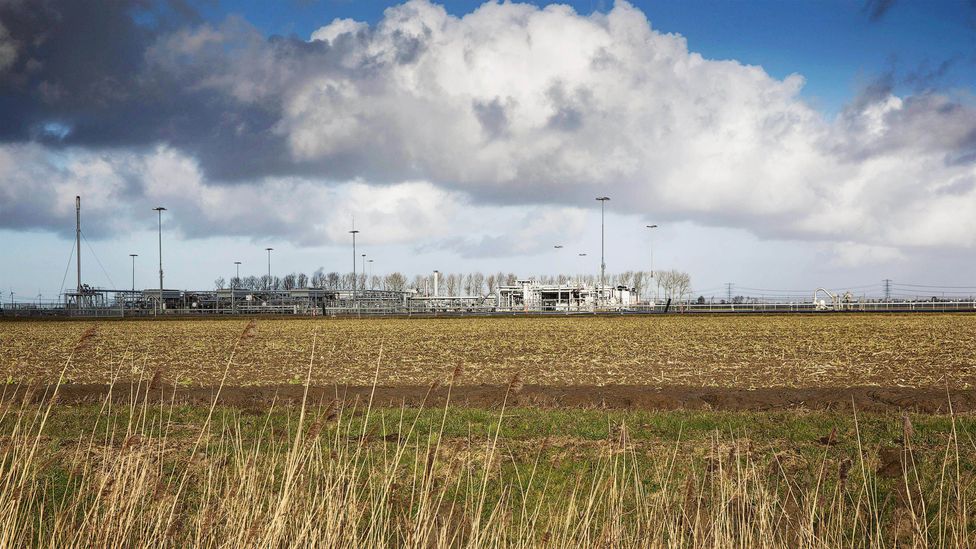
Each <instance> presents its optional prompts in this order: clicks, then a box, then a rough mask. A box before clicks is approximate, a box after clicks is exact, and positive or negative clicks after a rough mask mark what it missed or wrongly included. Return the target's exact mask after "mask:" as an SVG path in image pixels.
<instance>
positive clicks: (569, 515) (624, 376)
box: [0, 315, 976, 547]
mask: <svg viewBox="0 0 976 549" xmlns="http://www.w3.org/2000/svg"><path fill="white" fill-rule="evenodd" d="M974 343H976V316H971V315H898V316H896V315H890V316H889V315H876V316H872V315H823V316H819V315H809V316H762V317H759V316H754V317H743V316H735V317H731V316H730V317H718V316H716V317H683V316H668V317H652V318H648V317H586V318H556V317H553V318H548V317H547V318H474V319H364V320H354V319H348V320H346V319H342V320H335V319H333V320H326V319H302V320H296V319H287V320H285V319H267V320H266V319H257V320H255V321H251V322H248V321H245V320H166V321H158V322H153V321H124V322H121V321H105V322H98V323H91V322H7V323H0V375H2V376H3V377H4V378H5V379H6V381H7V383H6V387H5V389H4V390H3V394H2V396H3V398H2V402H0V545H2V546H11V545H52V546H77V547H81V546H121V545H129V546H141V545H151V546H225V545H226V546H229V545H234V546H310V545H319V546H329V547H355V546H371V547H372V546H392V547H399V546H411V547H448V546H450V547H483V546H497V547H503V546H504V547H537V546H543V547H595V546H600V547H647V546H669V547H670V546H674V547H706V546H707V547H759V546H765V547H787V546H791V547H812V546H820V547H834V546H841V545H843V546H851V547H888V546H892V547H894V546H919V547H921V546H941V547H971V546H973V545H976V505H974V502H976V442H974V439H976V415H974V412H976V345H974Z"/></svg>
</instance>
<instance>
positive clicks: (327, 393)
mask: <svg viewBox="0 0 976 549" xmlns="http://www.w3.org/2000/svg"><path fill="white" fill-rule="evenodd" d="M304 390H305V389H304V387H302V386H300V385H276V386H260V387H224V388H223V389H222V390H221V391H220V393H219V396H218V398H217V400H218V403H219V404H220V405H223V406H232V407H240V408H249V409H253V408H262V409H263V408H267V407H269V406H271V405H272V404H277V405H282V404H284V405H293V404H296V403H299V402H301V399H302V396H303V393H304ZM50 392H51V388H50V387H28V386H8V388H7V390H6V391H4V393H3V395H2V398H3V399H4V400H11V399H17V400H22V399H24V398H25V397H26V398H27V399H29V400H31V401H34V402H37V401H40V400H43V399H44V398H45V396H44V395H46V394H50ZM108 393H109V386H107V385H97V384H91V385H86V384H70V385H63V386H61V388H60V389H59V391H58V400H59V402H61V403H64V404H80V403H90V402H98V401H101V400H103V399H104V398H105V396H106V395H107V394H108ZM371 394H372V397H373V404H374V406H395V407H399V406H408V407H417V406H421V405H425V406H427V407H440V406H443V405H444V403H445V401H446V399H447V395H448V388H447V387H437V388H434V389H431V388H430V387H427V386H416V385H414V386H398V387H388V386H381V387H376V388H375V389H374V388H372V387H368V386H352V385H336V386H328V387H321V386H319V387H311V388H310V389H309V394H308V398H309V402H310V403H320V402H331V401H332V400H342V401H347V402H351V401H355V400H359V401H361V402H362V401H365V400H368V399H369V398H370V395H371ZM506 394H507V402H508V405H509V406H512V405H516V406H537V407H542V408H607V409H634V410H683V409H687V410H724V411H766V410H803V409H806V410H850V409H856V410H858V411H864V412H887V411H912V412H921V413H935V414H940V413H948V412H949V410H950V402H951V409H952V411H954V412H956V413H965V412H972V411H976V390H973V389H966V390H952V391H946V390H945V389H938V388H931V389H916V388H903V387H850V388H801V389H794V388H763V389H734V388H722V387H715V388H708V387H681V386H664V387H647V386H634V385H610V386H584V385H571V386H551V385H524V386H522V387H520V388H519V390H518V391H511V390H509V389H508V387H507V386H490V385H478V386H470V385H467V386H458V387H454V388H453V389H451V395H450V398H451V401H450V402H451V405H452V406H464V407H477V408H497V407H499V406H500V405H501V404H502V402H503V401H505V399H506ZM215 396H217V388H216V387H175V388H174V387H173V386H169V385H165V384H163V385H159V386H157V387H154V388H152V389H150V390H149V394H148V396H146V387H145V385H142V386H136V385H129V384H120V385H115V386H114V387H112V398H113V400H114V401H116V402H119V403H127V402H131V401H132V400H133V399H134V398H138V400H139V401H142V400H143V399H144V398H145V399H147V400H148V401H149V402H159V401H161V400H162V401H163V402H170V401H171V400H172V401H175V402H176V403H181V404H198V405H200V404H209V403H211V402H212V401H213V398H214V397H215Z"/></svg>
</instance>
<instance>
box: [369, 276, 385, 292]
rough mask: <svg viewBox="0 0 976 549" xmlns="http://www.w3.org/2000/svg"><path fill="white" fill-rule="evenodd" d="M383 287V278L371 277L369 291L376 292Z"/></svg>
mask: <svg viewBox="0 0 976 549" xmlns="http://www.w3.org/2000/svg"><path fill="white" fill-rule="evenodd" d="M382 285H383V277H381V276H380V275H372V276H371V277H369V289H370V290H375V289H377V288H379V287H381V286H382Z"/></svg>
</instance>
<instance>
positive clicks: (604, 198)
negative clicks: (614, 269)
mask: <svg viewBox="0 0 976 549" xmlns="http://www.w3.org/2000/svg"><path fill="white" fill-rule="evenodd" d="M596 199H597V200H599V201H600V291H599V292H598V293H597V295H601V294H602V293H603V291H604V286H606V270H607V263H606V261H605V259H604V254H603V232H604V231H603V226H604V223H603V219H604V210H605V206H606V204H607V201H608V200H610V197H609V196H598V197H597V198H596Z"/></svg>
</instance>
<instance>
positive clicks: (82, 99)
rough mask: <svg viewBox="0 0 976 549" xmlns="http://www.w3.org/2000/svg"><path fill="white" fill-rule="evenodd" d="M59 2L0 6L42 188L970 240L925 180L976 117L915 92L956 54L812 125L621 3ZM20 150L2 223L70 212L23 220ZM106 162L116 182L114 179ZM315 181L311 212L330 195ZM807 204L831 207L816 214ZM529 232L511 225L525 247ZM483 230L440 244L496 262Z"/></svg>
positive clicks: (271, 224)
mask: <svg viewBox="0 0 976 549" xmlns="http://www.w3.org/2000/svg"><path fill="white" fill-rule="evenodd" d="M0 2H3V0H0ZM72 2H75V0H48V1H46V2H40V3H26V2H17V3H10V2H9V1H8V2H6V3H0V24H2V25H3V29H4V31H3V33H2V34H0V51H2V52H3V53H2V54H0V55H2V56H3V57H2V61H0V63H2V68H0V71H3V79H2V84H0V141H2V142H4V143H5V144H3V143H0V153H2V152H4V151H3V149H5V148H7V149H11V148H13V149H16V148H17V145H20V144H24V143H30V144H31V145H32V146H35V147H36V148H35V149H32V152H30V158H29V161H31V162H42V161H41V160H38V158H41V157H45V156H50V157H52V158H50V159H45V160H43V162H47V163H48V165H49V167H50V170H51V171H52V172H57V171H58V170H60V169H61V168H62V166H63V165H66V164H68V163H71V162H74V164H75V165H74V167H72V168H71V169H70V170H69V171H67V172H66V173H65V175H64V176H63V177H61V178H60V179H59V181H61V183H59V184H58V185H55V186H50V187H49V191H48V192H49V193H61V192H64V191H68V192H71V194H73V193H74V187H77V186H78V183H77V182H78V181H84V182H86V183H85V184H86V185H88V187H89V189H91V190H92V192H94V191H96V190H98V189H102V190H103V191H104V192H103V193H102V195H101V196H102V197H103V198H104V199H105V201H106V202H110V201H111V200H113V199H115V198H116V197H121V198H120V201H123V202H125V203H126V204H128V205H130V206H132V205H137V207H138V208H143V207H144V206H145V204H143V203H141V202H140V200H143V199H145V198H146V197H151V198H153V199H156V198H158V197H164V198H167V199H169V200H173V199H174V198H175V196H174V195H172V194H166V193H167V192H168V191H169V190H170V188H173V189H177V192H178V193H180V194H179V196H185V197H186V200H187V202H188V204H189V205H183V206H184V207H183V211H185V212H189V213H185V214H183V215H184V216H186V217H184V218H183V219H182V220H181V221H180V223H181V224H182V225H183V233H184V234H187V235H193V236H196V235H205V234H211V233H217V232H222V233H224V234H238V233H240V234H247V233H251V234H258V233H268V232H274V233H276V234H277V233H285V232H289V231H295V229H294V225H293V224H290V222H289V220H290V219H292V218H294V217H295V215H294V214H293V213H292V212H290V211H289V208H293V207H294V203H295V201H294V200H291V201H286V200H278V199H276V196H274V195H269V196H265V197H263V198H262V199H261V200H260V201H259V200H255V201H254V203H253V206H252V207H250V208H246V209H247V210H248V211H246V212H243V213H240V212H238V214H239V215H240V216H241V217H234V218H228V217H222V216H220V215H215V216H213V217H211V218H210V220H209V221H207V222H204V221H203V220H201V217H202V216H200V215H197V212H196V211H195V210H194V209H193V207H192V204H196V203H200V204H206V206H207V208H206V209H207V211H215V210H219V209H221V205H222V204H226V203H225V202H222V200H224V199H225V198H227V200H229V201H230V202H233V204H229V205H227V206H226V207H225V208H223V209H230V208H232V207H238V208H240V207H242V206H241V204H242V203H243V204H248V203H249V202H248V201H247V200H246V199H244V198H241V199H237V198H236V197H235V196H234V194H233V191H235V190H240V191H241V192H250V193H254V192H257V191H258V190H260V189H265V188H269V189H276V188H279V189H281V191H280V192H282V193H284V192H290V191H289V190H290V189H294V188H297V187H294V186H288V185H283V186H281V187H275V184H276V183H275V181H274V180H275V179H282V178H290V177H291V176H297V177H295V179H296V180H303V181H304V182H305V183H307V184H308V185H312V186H314V185H319V186H324V185H323V182H325V183H327V184H328V185H335V184H337V182H348V181H362V182H366V183H369V184H370V185H371V187H370V192H372V189H382V190H383V192H384V193H386V194H389V192H391V191H390V190H391V188H392V185H391V184H395V183H402V182H407V181H417V182H426V183H428V184H430V185H433V186H434V187H436V189H438V190H441V191H445V190H450V191H460V192H462V193H464V195H465V196H466V197H468V198H470V199H471V200H472V201H474V202H477V203H479V204H485V205H489V206H492V207H497V206H499V205H518V206H520V207H525V206H532V205H542V204H545V205H549V206H551V205H566V204H590V205H592V204H593V197H594V196H599V195H604V194H606V195H610V196H613V199H614V202H613V204H615V206H614V207H615V208H616V209H617V211H621V212H631V213H633V212H641V213H647V214H648V215H654V216H655V218H665V217H666V216H670V217H668V218H670V219H682V220H694V221H696V222H698V223H700V224H705V225H709V224H721V225H724V226H735V227H742V228H747V229H748V230H751V231H753V232H754V233H755V234H761V235H768V236H769V237H775V236H777V235H779V236H783V235H786V236H789V237H796V236H804V235H806V236H807V237H809V238H835V239H841V240H845V239H846V240H854V237H853V236H852V235H856V236H857V238H858V239H860V240H863V241H870V242H875V243H876V242H881V243H888V242H902V241H904V238H905V235H901V234H896V231H895V230H894V229H892V228H891V227H898V226H902V225H904V224H901V225H898V224H892V223H890V222H889V220H890V219H892V214H891V212H893V211H894V212H901V213H903V214H904V215H905V216H908V215H909V213H913V212H911V211H910V210H911V208H909V207H906V206H904V205H906V204H911V205H918V206H917V208H925V207H926V206H925V204H927V203H929V202H931V208H933V210H932V212H933V213H927V214H926V217H925V219H927V220H928V219H932V220H935V221H932V222H931V223H930V225H931V226H930V227H929V228H928V230H927V231H924V232H923V231H917V232H916V233H915V234H913V235H908V236H909V237H913V238H916V240H917V241H918V242H920V243H930V242H943V241H946V240H947V239H949V240H951V241H952V242H954V243H957V244H958V243H960V242H962V243H968V242H969V240H966V239H964V238H962V237H958V236H955V235H961V234H964V233H965V234H976V231H969V230H968V229H967V228H965V227H963V226H964V225H965V222H964V221H962V218H963V216H959V219H960V221H958V222H955V225H952V226H950V225H949V224H945V223H942V224H940V223H938V222H937V221H941V220H943V219H944V216H940V215H938V214H937V213H934V212H935V210H934V208H939V207H943V206H944V205H943V204H942V202H941V201H940V200H939V196H937V194H938V193H939V192H940V191H939V189H943V188H945V189H952V190H953V191H952V192H950V194H952V196H960V197H962V198H960V200H959V202H965V201H966V200H965V199H968V198H969V197H970V196H971V192H972V191H971V189H970V190H967V189H969V188H968V187H966V186H965V185H964V184H959V185H961V186H953V185H955V183H953V182H955V181H957V180H958V178H959V177H960V176H961V175H964V174H967V173H971V167H970V166H971V164H972V163H973V162H974V160H976V159H974V156H973V151H974V145H973V135H974V131H976V108H974V107H973V106H972V105H971V104H970V103H969V102H967V101H966V100H965V98H962V97H958V96H952V95H950V94H948V93H939V92H936V91H933V89H931V88H938V87H940V86H941V83H942V82H943V81H944V79H945V78H946V77H945V75H946V74H948V73H949V72H951V71H952V70H954V67H955V64H954V63H953V62H949V63H938V64H933V65H931V66H922V67H919V69H918V70H916V71H913V72H910V73H909V74H908V75H904V76H902V75H900V74H899V73H896V72H895V71H891V72H890V73H888V74H884V75H882V76H881V77H879V78H878V79H877V80H876V81H875V82H873V83H872V85H870V86H868V87H867V89H866V90H865V92H864V93H863V94H861V96H860V97H858V98H857V100H856V101H854V102H852V104H851V105H850V106H849V107H848V108H847V109H846V110H845V111H844V112H843V113H842V114H841V115H840V116H838V117H836V118H829V119H828V118H826V117H824V116H823V115H822V114H821V113H819V112H817V111H815V110H814V109H812V108H811V107H810V106H809V105H808V104H806V103H805V102H804V101H803V100H802V98H801V95H800V91H801V88H802V84H803V82H802V78H801V77H799V76H791V77H788V78H785V79H777V78H774V77H771V76H769V75H768V74H766V73H765V72H764V71H763V70H762V69H761V68H759V67H749V66H744V65H742V64H739V63H737V62H735V61H731V60H727V61H711V60H707V59H703V58H701V57H700V56H698V55H696V54H694V53H693V52H689V51H688V50H687V43H686V42H685V41H684V39H683V38H682V37H680V36H677V35H664V34H661V33H657V32H656V31H654V30H653V29H652V28H651V26H650V25H649V24H648V22H647V21H646V19H645V18H644V15H643V14H642V13H640V12H639V11H638V10H636V9H635V8H633V7H632V6H630V5H629V4H626V3H623V2H622V3H620V4H618V5H617V6H616V7H615V8H614V9H613V10H611V11H610V12H609V13H607V14H597V15H596V16H593V17H581V16H579V15H578V14H576V13H574V12H572V10H560V9H555V10H553V9H550V10H543V9H537V8H535V7H533V6H529V5H524V4H521V5H519V4H508V3H503V4H495V3H488V4H486V5H485V6H484V7H482V8H481V9H479V10H476V11H475V12H474V13H472V14H469V15H468V16H465V17H464V18H456V17H453V16H451V15H449V14H448V13H447V11H446V10H445V9H444V8H442V7H441V6H438V5H436V4H432V3H429V2H425V1H421V0H414V1H411V2H408V3H406V4H403V5H400V6H394V7H391V8H389V9H388V10H387V11H386V13H385V15H384V17H383V19H382V20H381V21H380V22H378V24H376V25H374V26H372V27H370V26H368V25H365V24H363V23H357V22H353V21H349V20H338V21H335V22H333V23H331V24H329V25H327V26H326V27H323V28H321V29H319V30H318V31H316V33H315V34H313V40H310V41H306V40H304V39H301V38H299V37H293V36H275V37H267V36H265V35H264V34H263V33H262V32H260V31H259V30H257V29H256V28H254V27H253V26H252V25H250V24H249V23H248V22H246V21H244V20H241V19H237V18H233V17H232V18H228V19H227V20H225V21H223V22H222V23H220V24H206V23H202V22H200V21H198V20H197V19H195V16H194V14H193V13H192V10H190V9H188V8H186V5H185V4H173V3H153V2H149V1H148V0H145V1H136V0H133V1H132V2H129V3H126V2H124V1H122V0H119V1H115V2H113V1H109V0H98V2H97V3H94V4H93V3H89V4H87V5H85V7H84V9H81V8H78V7H77V3H72ZM885 9H887V8H885ZM94 12H98V16H95V15H93V13H94ZM501 28H504V29H505V32H498V29H501ZM10 29H16V32H13V31H11V30H10ZM554 41H556V42H558V43H554ZM906 86H907V87H908V88H911V89H918V90H921V91H919V92H918V93H915V94H914V95H912V94H906V93H903V92H902V90H904V89H905V88H906ZM55 153H61V154H55ZM24 154H26V153H23V154H22V153H20V152H17V151H12V152H9V154H8V155H7V156H8V158H9V159H8V160H7V161H6V164H5V165H0V192H7V193H8V195H5V196H0V199H4V200H6V203H7V205H6V207H7V208H13V209H17V210H18V212H17V214H16V219H17V220H18V221H17V223H18V225H17V227H18V228H31V227H35V228H42V227H43V228H47V227H49V226H50V224H51V223H53V222H49V221H45V220H47V219H55V218H57V219H64V216H70V212H69V211H68V210H65V207H64V205H63V204H62V205H60V206H58V207H59V208H61V209H60V210H58V211H54V210H51V209H50V208H49V209H48V213H51V212H53V214H52V215H54V217H49V218H48V217H44V215H38V216H35V217H34V218H35V219H39V220H40V221H37V222H36V223H34V224H33V225H32V224H31V223H32V222H31V221H30V219H31V218H32V216H31V215H30V214H29V213H28V212H29V211H31V210H35V209H37V210H42V209H44V208H45V206H44V204H43V201H42V200H41V199H40V198H39V199H38V200H34V197H33V196H30V193H29V190H30V189H31V188H32V186H34V185H36V183H34V182H32V181H31V180H30V178H26V179H25V178H24V177H22V176H21V174H20V170H19V169H18V166H19V165H20V163H21V161H22V160H21V159H22V158H24ZM103 154H104V155H105V156H106V157H113V158H114V160H111V161H108V162H102V161H101V159H100V158H98V157H99V155H103ZM125 156H131V157H132V159H131V160H126V159H123V158H122V157H125ZM2 161H3V158H2V155H0V162H2ZM126 162H131V163H132V165H133V166H135V167H134V168H132V169H131V170H130V169H129V168H128V166H127V165H126ZM105 164H109V165H110V166H109V168H105ZM4 169H6V171H4ZM105 171H114V172H115V173H116V174H117V179H118V181H116V182H113V183H112V184H111V186H110V188H107V187H106V183H104V181H105V180H106V179H108V176H106V175H105V173H104V172H105ZM130 171H131V172H132V173H133V175H131V176H130V175H128V174H129V173H130ZM147 173H149V175H146V174H147ZM55 175H56V173H55ZM130 177H131V178H133V179H138V178H142V179H145V180H146V181H148V182H143V183H142V184H141V185H130V184H129V179H130ZM38 179H40V177H38ZM181 180H182V183H184V184H185V183H186V181H191V180H192V181H193V185H192V186H190V187H180V186H179V185H180V184H181ZM228 183H233V184H235V185H236V186H235V187H233V188H229V187H228V186H227V185H226V184H228ZM279 184H280V183H279ZM302 188H303V189H305V188H304V187H302ZM133 189H134V190H133ZM892 189H894V190H892ZM305 190H306V192H307V191H308V189H305ZM424 192H428V193H429V190H427V191H424ZM956 193H962V194H956ZM967 193H969V194H967ZM38 196H40V195H38ZM314 196H316V197H318V198H316V200H320V201H321V202H319V203H317V204H311V206H315V207H316V208H319V209H321V208H324V207H331V205H330V204H329V202H328V201H329V200H331V198H329V197H324V196H323V195H319V194H315V195H314ZM943 196H944V195H943ZM379 198H382V194H377V196H376V197H371V199H370V200H367V201H364V202H373V201H376V200H377V199H379ZM308 201H309V200H308V199H307V198H305V197H301V198H300V202H302V203H303V204H304V203H305V202H308ZM821 202H823V203H824V204H830V206H829V207H824V208H820V207H812V205H815V204H819V203H821ZM411 204H412V203H411ZM11 205H12V206H11ZM356 207H357V208H358V207H359V206H356ZM410 207H411V208H412V207H415V206H412V205H411V206H410ZM913 207H915V206H913ZM69 209H70V208H69ZM176 209H177V208H174V211H175V210H176ZM308 211H312V212H313V213H312V214H309V215H307V217H309V218H314V217H315V216H316V215H317V214H315V213H314V209H313V210H308ZM729 212H734V213H729ZM4 213H5V214H6V212H4ZM216 213H221V212H220V211H217V212H216ZM172 215H173V216H174V218H175V216H176V215H177V214H175V213H174V214H172ZM251 215H253V216H255V221H254V222H253V223H252V224H250V225H242V224H239V223H231V222H232V221H234V222H236V220H238V219H240V218H243V217H246V216H251ZM276 216H277V217H276ZM5 217H6V216H5ZM972 217H973V218H976V212H974V215H973V216H972ZM8 219H13V217H8ZM2 222H3V220H0V223H2ZM559 222H560V220H558V219H553V220H548V221H546V223H551V224H552V225H553V226H558V224H559ZM231 225H232V226H231ZM960 227H962V228H960ZM967 231H968V232H967ZM543 233H544V228H541V227H536V226H533V227H532V228H531V230H529V229H526V230H525V234H526V239H527V240H529V239H538V235H539V234H543ZM917 235H921V236H917ZM294 238H301V235H299V234H297V231H296V236H295V237H294ZM966 238H970V237H966ZM496 244H497V243H495V242H493V241H492V237H486V238H485V239H484V240H483V241H478V240H476V241H467V242H462V243H459V244H457V245H456V246H454V248H453V249H456V250H457V251H458V253H464V252H463V249H474V250H477V253H479V254H491V253H496V252H497V246H496ZM448 247H450V245H448Z"/></svg>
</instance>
